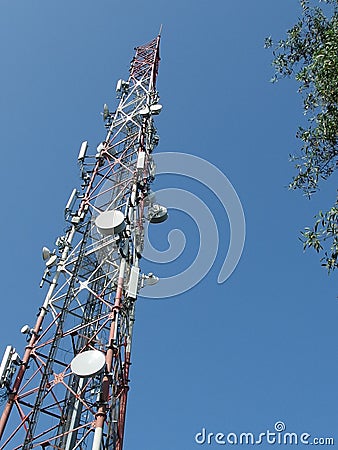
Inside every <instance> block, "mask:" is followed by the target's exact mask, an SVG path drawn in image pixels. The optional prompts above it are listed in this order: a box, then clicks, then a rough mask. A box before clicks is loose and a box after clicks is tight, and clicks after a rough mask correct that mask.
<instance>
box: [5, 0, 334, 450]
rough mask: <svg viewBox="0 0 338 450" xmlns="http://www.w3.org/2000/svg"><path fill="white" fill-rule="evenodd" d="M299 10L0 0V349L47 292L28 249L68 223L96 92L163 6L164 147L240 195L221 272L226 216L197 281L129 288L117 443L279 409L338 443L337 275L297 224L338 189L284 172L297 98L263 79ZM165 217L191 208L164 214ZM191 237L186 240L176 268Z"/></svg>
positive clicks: (258, 427)
mask: <svg viewBox="0 0 338 450" xmlns="http://www.w3.org/2000/svg"><path fill="white" fill-rule="evenodd" d="M299 14H300V7H299V5H298V2H297V1H296V0H274V1H271V0H258V1H255V2H254V1H252V0H243V1H241V2H239V1H231V2H230V1H221V0H218V1H215V0H210V1H205V0H199V1H192V0H183V1H179V0H171V1H170V2H168V1H163V0H156V1H155V0H146V1H143V2H140V1H136V0H131V1H129V2H127V3H126V2H123V1H121V0H110V1H108V0H97V1H95V2H93V1H89V0H81V1H80V0H72V1H65V0H61V1H58V2H43V1H41V0H40V1H37V0H2V1H1V5H0V55H1V62H2V64H1V66H2V69H1V71H0V86H1V95H0V119H1V122H0V123H1V135H0V143H1V163H2V164H1V165H2V170H1V177H0V183H1V200H2V201H1V203H2V220H1V234H0V236H1V252H2V255H1V269H2V270H1V287H2V289H1V290H2V314H1V316H0V344H1V348H2V349H3V350H4V349H5V346H6V345H8V344H12V345H14V346H15V347H16V348H17V350H18V351H19V352H20V353H21V352H22V351H23V348H24V345H25V340H24V337H23V336H22V335H21V334H20V328H21V326H22V325H23V324H25V323H27V322H28V323H31V324H32V323H33V322H34V320H35V315H36V312H37V310H38V307H39V306H40V305H41V303H42V300H43V292H42V291H41V290H40V289H39V282H40V278H41V276H42V271H43V261H42V259H41V254H40V249H41V247H42V246H43V245H47V246H50V247H53V243H54V241H55V238H56V237H57V236H58V235H60V234H62V232H63V228H64V222H63V209H64V206H65V203H66V201H67V198H68V196H69V193H70V191H71V189H72V188H73V187H76V186H79V184H80V181H79V179H78V169H77V166H76V157H77V152H78V149H79V145H80V143H81V141H82V140H88V141H89V143H90V144H91V145H92V146H95V145H97V144H98V142H99V141H100V140H102V137H103V136H104V131H105V130H104V127H103V124H102V118H101V116H100V111H101V110H102V105H103V103H105V102H107V103H109V104H110V105H116V103H115V102H116V100H114V97H115V94H114V92H115V82H116V80H117V79H119V78H121V77H122V78H126V77H127V76H128V69H129V62H130V60H131V58H132V57H133V54H134V51H133V48H134V47H135V46H136V45H140V44H143V43H145V42H147V41H149V40H151V39H152V38H153V37H154V36H155V35H156V34H157V32H158V29H159V26H160V24H161V23H163V39H162V45H161V57H162V60H161V65H160V72H159V79H158V89H159V92H160V95H161V103H162V104H163V105H164V108H163V112H162V114H161V116H160V117H159V120H158V121H157V127H158V131H159V134H160V136H161V143H160V146H159V147H158V151H159V152H161V151H178V152H187V153H191V154H193V155H197V156H199V157H201V158H204V159H207V160H208V161H210V162H211V163H213V164H214V165H216V166H217V167H218V168H219V169H220V170H221V171H223V172H224V173H225V175H226V176H227V177H228V178H229V180H230V181H231V183H232V184H233V186H234V187H235V189H236V191H237V193H238V195H239V197H240V199H241V202H242V205H243V209H244V212H245V217H246V222H247V239H246V243H245V248H244V252H243V256H242V258H241V261H240V263H239V265H238V267H237V268H236V270H235V272H234V273H233V275H232V276H231V277H230V278H229V279H228V280H227V281H226V282H225V283H224V284H222V285H219V284H217V276H218V272H219V270H220V268H221V265H222V261H223V259H224V256H225V252H226V245H227V242H228V241H227V239H228V236H227V235H226V232H224V233H225V234H224V235H223V236H221V247H220V251H219V254H218V256H217V258H216V262H215V264H214V266H213V267H212V269H211V271H210V272H209V274H208V276H207V277H206V278H205V279H204V280H203V281H202V282H200V283H199V284H198V285H197V286H196V287H195V288H193V289H191V290H190V291H189V292H186V293H184V294H182V295H180V296H178V297H176V298H172V299H164V300H158V301H156V300H146V299H140V300H139V302H138V305H137V306H138V308H137V321H136V328H135V344H134V348H133V357H132V362H133V365H132V367H131V389H130V396H129V403H128V413H127V427H126V441H125V449H126V450H134V449H142V450H159V449H160V450H172V449H178V450H193V449H197V448H199V447H202V448H203V447H205V446H207V445H205V446H198V445H197V444H196V443H195V442H194V435H195V434H196V433H197V432H199V431H200V430H201V429H202V427H205V428H206V429H207V430H208V431H210V432H224V433H227V432H238V433H239V432H242V431H252V432H255V433H259V432H262V431H265V430H266V429H270V430H272V429H273V425H274V423H275V422H276V421H277V420H282V421H284V422H285V424H286V426H287V430H288V431H295V432H298V433H301V432H308V433H310V434H312V435H313V436H319V437H320V436H333V437H335V438H336V441H337V443H336V446H337V447H338V431H337V423H338V376H337V375H338V374H337V371H338V355H337V348H338V326H337V320H338V303H337V298H336V297H337V287H336V275H335V274H334V275H333V276H330V277H328V276H327V274H326V272H325V270H324V269H321V268H320V265H319V261H318V258H317V257H316V255H314V254H312V253H311V252H308V253H306V254H305V255H304V254H303V252H302V247H301V244H300V242H299V240H298V235H299V230H300V229H302V227H304V226H306V225H310V224H311V223H312V217H313V215H314V214H315V213H316V212H317V210H318V209H320V208H323V209H325V208H328V207H330V205H331V204H332V203H333V201H334V197H335V188H334V186H333V184H332V183H329V185H328V186H327V187H323V189H322V191H321V192H320V193H319V195H318V196H317V197H316V198H315V199H313V200H311V201H310V202H309V201H307V200H306V199H305V198H303V197H302V195H301V193H295V192H289V191H288V190H287V189H286V187H285V186H287V184H288V182H289V180H290V178H291V176H292V173H293V170H292V166H291V165H290V164H289V162H288V154H289V153H291V152H293V151H295V150H296V149H297V146H298V145H299V144H298V143H297V141H296V139H295V133H296V129H297V126H298V124H299V123H300V121H301V120H303V117H302V111H301V100H300V98H299V97H298V96H297V94H296V90H297V85H296V83H295V82H293V81H284V82H281V83H279V84H277V85H271V84H270V83H269V79H270V78H271V77H272V69H271V66H270V61H271V54H270V52H269V51H267V50H264V49H263V45H264V38H265V37H266V36H268V35H270V34H271V35H272V36H273V37H276V38H277V39H278V38H280V37H282V36H283V35H284V32H285V31H286V30H287V29H288V28H289V27H290V26H291V25H292V24H293V23H295V21H296V20H297V17H298V15H299ZM162 178H163V179H162V180H159V181H158V187H163V186H169V187H170V186H173V185H175V186H176V187H182V188H184V189H189V190H190V189H191V190H192V191H193V192H195V194H196V195H199V196H201V198H203V200H204V201H205V202H210V209H211V210H212V211H213V214H214V216H215V217H216V219H217V221H218V222H219V223H220V224H221V223H223V222H224V223H225V224H226V223H227V218H226V215H225V214H224V212H223V211H222V209H221V208H220V205H219V203H218V202H217V200H216V199H215V198H213V197H212V196H211V195H210V194H208V192H207V190H206V189H204V188H201V187H200V186H198V184H197V183H193V182H189V180H186V179H184V180H181V179H180V178H179V177H169V176H166V177H162ZM175 217H176V218H177V221H176V222H175ZM169 224H170V226H171V225H172V226H173V227H174V228H175V227H177V228H180V224H182V228H184V225H187V224H188V225H189V221H188V220H187V219H182V215H179V214H176V215H175V213H173V214H172V215H171V216H170V222H169ZM165 227H168V225H165ZM225 228H227V227H225ZM163 229H165V230H167V228H163ZM189 229H190V227H189V226H188V228H187V229H186V230H185V232H186V234H187V239H188V240H189V234H190V231H189ZM183 231H184V229H183ZM192 234H193V233H192ZM159 236H160V234H157V233H156V239H155V241H157V242H158V237H159ZM161 236H162V242H161V243H159V247H161V245H162V247H163V246H164V248H165V245H166V244H165V234H164V233H163V234H161ZM190 237H191V236H190ZM154 245H155V242H154ZM194 251H195V250H194V242H192V243H191V242H190V243H189V245H188V247H187V252H186V253H184V254H183V255H182V257H181V260H180V261H179V263H178V264H180V267H181V266H182V267H183V266H184V264H185V263H189V261H190V259H191V252H192V253H193V252H194ZM189 252H190V253H189ZM174 269H175V268H174V267H172V266H171V268H170V270H174ZM161 271H163V267H160V268H157V267H153V272H155V273H156V272H159V273H160V272H161ZM162 273H163V272H162ZM0 352H2V350H0ZM336 446H335V447H336ZM217 447H218V446H216V445H215V448H217ZM268 447H269V448H270V446H264V445H262V446H261V448H268ZM284 447H286V446H284Z"/></svg>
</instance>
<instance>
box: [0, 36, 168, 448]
mask: <svg viewBox="0 0 338 450" xmlns="http://www.w3.org/2000/svg"><path fill="white" fill-rule="evenodd" d="M159 45H160V35H159V36H157V37H156V38H155V39H154V40H152V41H151V42H149V43H148V44H145V45H142V46H140V47H137V48H136V49H135V50H136V53H135V56H134V58H133V60H132V62H131V67H130V76H129V78H128V80H119V81H118V82H117V88H116V91H117V96H118V98H119V103H118V106H117V108H116V110H115V111H114V112H112V111H109V109H108V107H107V105H105V106H104V111H103V119H104V123H105V127H106V130H107V132H106V136H105V139H104V140H103V141H102V142H101V143H100V144H99V145H98V147H97V148H95V151H94V152H93V151H91V147H90V146H89V145H88V142H87V141H84V142H83V143H82V145H81V147H80V152H79V155H78V162H79V166H80V171H81V179H82V186H81V188H79V189H74V190H73V191H72V193H71V195H70V198H69V200H68V202H67V205H66V208H65V219H66V221H67V223H68V225H67V229H66V232H65V234H64V235H63V236H60V237H59V238H58V239H57V240H56V249H55V250H54V251H50V250H49V249H48V248H45V247H44V249H43V258H44V260H45V264H46V268H45V272H44V275H43V278H42V282H41V285H43V287H44V289H46V290H47V293H46V296H45V299H44V301H43V304H42V306H41V308H40V309H39V312H38V317H37V320H36V323H35V325H34V326H33V327H30V326H28V325H25V326H24V327H23V328H22V330H21V331H22V333H24V334H26V336H27V346H26V349H25V351H24V354H23V355H22V356H20V355H18V353H16V351H15V349H14V348H12V347H11V346H8V347H7V349H6V352H5V355H4V358H3V360H2V364H1V367H0V387H1V388H2V389H3V390H6V394H7V403H6V404H5V407H4V411H3V413H2V416H1V421H0V435H1V442H0V449H1V450H2V449H6V450H7V449H8V450H14V449H24V450H28V449H34V448H39V449H41V448H43V449H44V448H46V449H49V448H51V449H60V450H61V449H62V450H75V449H77V450H84V449H92V450H103V449H104V450H108V449H116V450H121V449H122V445H123V435H124V426H125V416H126V403H127V395H128V389H129V366H130V354H131V344H132V335H133V323H134V317H135V302H136V298H137V295H138V292H139V289H140V288H141V287H142V286H143V285H144V284H152V283H154V282H156V281H157V280H156V277H154V276H153V275H152V274H148V275H146V274H142V273H141V271H140V266H139V261H140V258H141V256H142V251H143V241H144V223H145V221H146V220H148V221H150V222H151V223H160V222H162V221H164V220H165V219H166V217H167V211H166V209H165V208H164V207H163V206H160V205H158V204H157V203H156V201H155V197H154V194H153V193H152V192H151V190H150V185H151V183H152V182H153V180H154V176H155V164H154V161H153V158H152V152H153V150H154V148H155V147H156V146H157V144H158V141H159V137H158V135H157V132H156V128H155V126H154V116H156V115H157V114H159V113H160V111H161V105H160V104H159V96H158V93H157V91H156V77H157V73H158V66H159V61H160V57H159Z"/></svg>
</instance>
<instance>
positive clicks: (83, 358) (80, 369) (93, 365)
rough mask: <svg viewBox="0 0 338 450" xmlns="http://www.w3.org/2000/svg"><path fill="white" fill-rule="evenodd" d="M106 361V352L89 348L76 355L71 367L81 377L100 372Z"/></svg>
mask: <svg viewBox="0 0 338 450" xmlns="http://www.w3.org/2000/svg"><path fill="white" fill-rule="evenodd" d="M105 363H106V358H105V355H104V353H102V352H100V351H99V350H87V351H86V352H82V353H79V354H78V355H76V356H75V358H74V359H73V360H72V362H71V363H70V368H71V369H72V372H73V373H75V375H78V376H79V377H90V376H93V375H96V374H97V373H98V372H100V370H102V369H103V367H104V365H105Z"/></svg>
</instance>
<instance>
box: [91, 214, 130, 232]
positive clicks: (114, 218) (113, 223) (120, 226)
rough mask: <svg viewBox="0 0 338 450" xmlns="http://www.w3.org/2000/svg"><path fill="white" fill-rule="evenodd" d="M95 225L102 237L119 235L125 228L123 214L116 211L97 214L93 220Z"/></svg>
mask: <svg viewBox="0 0 338 450" xmlns="http://www.w3.org/2000/svg"><path fill="white" fill-rule="evenodd" d="M95 225H96V226H97V229H98V230H99V232H100V233H101V234H102V235H103V236H111V235H113V234H118V233H121V231H123V230H124V229H125V227H126V223H125V221H124V214H123V213H122V212H121V211H119V210H117V209H113V210H109V211H105V212H102V213H101V214H99V215H98V216H97V218H96V219H95Z"/></svg>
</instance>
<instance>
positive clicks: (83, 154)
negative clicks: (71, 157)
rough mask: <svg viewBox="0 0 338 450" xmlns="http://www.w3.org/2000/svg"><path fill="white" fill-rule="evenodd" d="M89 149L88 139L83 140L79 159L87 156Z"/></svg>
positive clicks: (81, 159)
mask: <svg viewBox="0 0 338 450" xmlns="http://www.w3.org/2000/svg"><path fill="white" fill-rule="evenodd" d="M87 149H88V141H83V142H82V144H81V147H80V151H79V156H78V157H77V160H78V161H83V160H84V159H85V157H86V153H87Z"/></svg>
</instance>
